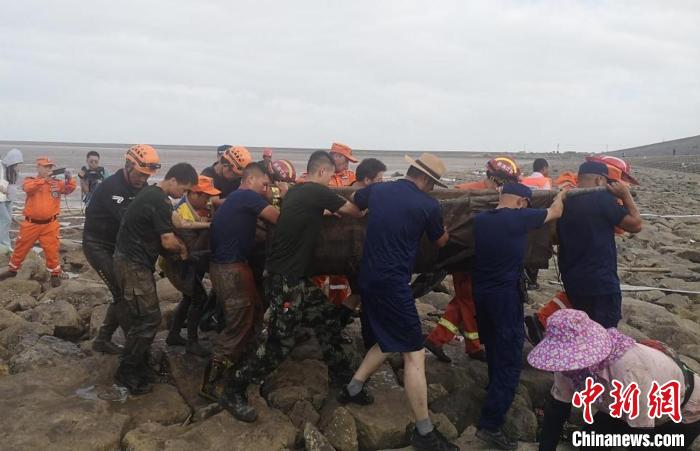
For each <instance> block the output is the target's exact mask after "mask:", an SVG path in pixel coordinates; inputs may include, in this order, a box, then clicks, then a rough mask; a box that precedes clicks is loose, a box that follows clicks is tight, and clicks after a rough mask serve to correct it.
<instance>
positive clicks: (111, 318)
mask: <svg viewBox="0 0 700 451" xmlns="http://www.w3.org/2000/svg"><path fill="white" fill-rule="evenodd" d="M118 316H119V311H118V307H117V305H116V304H114V303H112V304H109V306H108V307H107V313H106V315H105V319H104V321H103V322H102V325H101V326H100V329H99V331H98V332H97V336H96V337H95V340H94V341H93V342H92V350H93V351H96V352H103V353H105V354H114V355H117V354H121V352H122V349H124V346H121V345H118V344H116V343H112V335H114V331H116V330H117V327H119V326H118V323H119V318H118Z"/></svg>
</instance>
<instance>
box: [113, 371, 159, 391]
mask: <svg viewBox="0 0 700 451" xmlns="http://www.w3.org/2000/svg"><path fill="white" fill-rule="evenodd" d="M114 380H116V381H117V383H118V384H119V385H123V386H124V387H126V389H127V390H129V393H131V394H132V395H134V396H138V395H145V394H146V393H150V392H151V391H153V385H152V384H151V383H149V382H147V381H145V380H144V379H143V378H142V377H139V376H136V375H126V374H123V373H120V372H117V374H116V375H115V376H114Z"/></svg>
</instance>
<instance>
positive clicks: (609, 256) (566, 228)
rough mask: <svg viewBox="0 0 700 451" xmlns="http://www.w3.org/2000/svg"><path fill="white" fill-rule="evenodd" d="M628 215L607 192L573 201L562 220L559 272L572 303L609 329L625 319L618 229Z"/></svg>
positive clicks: (559, 226)
mask: <svg viewBox="0 0 700 451" xmlns="http://www.w3.org/2000/svg"><path fill="white" fill-rule="evenodd" d="M627 214H628V211H627V209H625V208H623V207H621V206H620V205H618V204H617V199H616V198H615V197H614V196H613V195H612V194H610V193H608V192H607V191H598V192H593V193H589V194H585V195H581V196H576V197H572V198H570V199H567V201H566V209H565V210H564V215H563V216H562V217H561V219H559V221H557V235H558V236H559V243H560V246H559V270H560V271H561V278H562V281H563V282H564V289H565V290H566V295H567V296H568V297H569V300H570V301H571V303H572V305H573V306H574V307H575V308H577V309H579V310H583V311H584V312H586V313H587V314H588V316H589V317H590V318H591V319H592V320H594V321H596V322H598V323H600V324H601V325H602V326H603V327H605V328H610V327H616V326H617V323H618V321H620V318H622V308H621V304H622V294H621V293H620V279H618V277H617V249H616V247H615V226H617V225H618V224H620V222H622V219H623V218H624V217H625V216H626V215H627Z"/></svg>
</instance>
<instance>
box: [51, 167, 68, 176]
mask: <svg viewBox="0 0 700 451" xmlns="http://www.w3.org/2000/svg"><path fill="white" fill-rule="evenodd" d="M65 173H66V168H57V169H54V170H53V171H51V177H56V176H57V175H63V174H65Z"/></svg>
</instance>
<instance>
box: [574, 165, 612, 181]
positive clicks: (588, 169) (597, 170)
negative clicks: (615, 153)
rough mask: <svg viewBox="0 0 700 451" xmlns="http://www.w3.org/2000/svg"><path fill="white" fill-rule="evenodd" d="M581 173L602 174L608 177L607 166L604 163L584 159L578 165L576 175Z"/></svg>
mask: <svg viewBox="0 0 700 451" xmlns="http://www.w3.org/2000/svg"><path fill="white" fill-rule="evenodd" d="M583 174H593V175H602V176H603V177H605V178H608V167H607V166H606V165H605V163H600V162H597V161H586V162H585V163H583V164H581V166H579V167H578V175H583Z"/></svg>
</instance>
